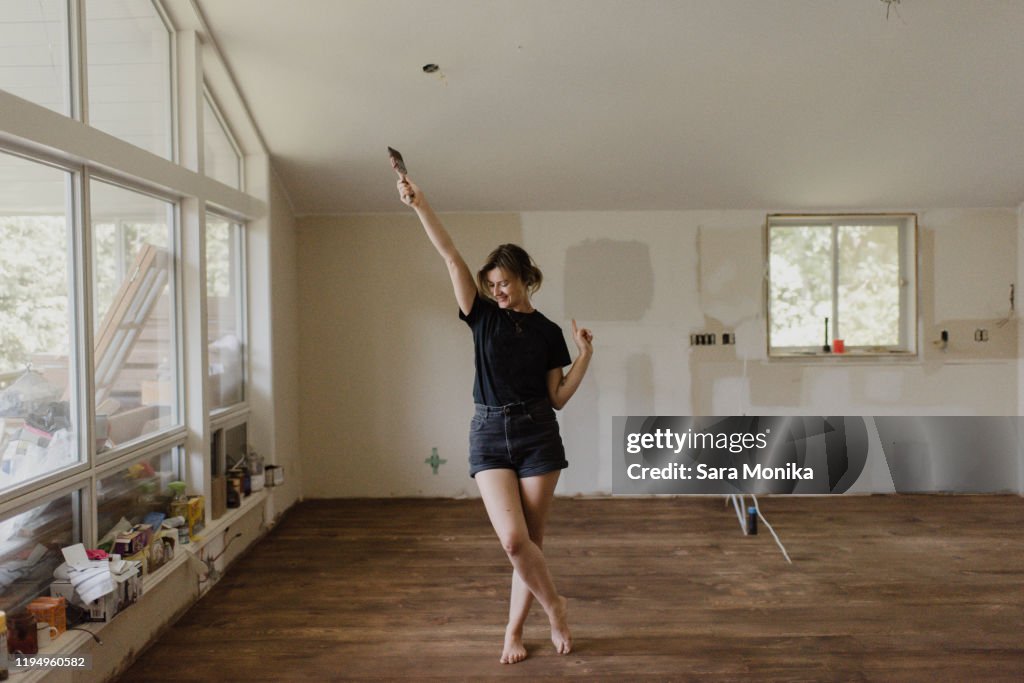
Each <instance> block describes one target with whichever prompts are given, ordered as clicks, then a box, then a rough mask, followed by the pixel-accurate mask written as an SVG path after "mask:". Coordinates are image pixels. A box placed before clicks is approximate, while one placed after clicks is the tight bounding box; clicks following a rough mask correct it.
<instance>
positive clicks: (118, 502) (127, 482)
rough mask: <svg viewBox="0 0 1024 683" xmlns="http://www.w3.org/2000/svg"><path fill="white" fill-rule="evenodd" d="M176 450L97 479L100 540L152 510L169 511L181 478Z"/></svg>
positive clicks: (98, 536)
mask: <svg viewBox="0 0 1024 683" xmlns="http://www.w3.org/2000/svg"><path fill="white" fill-rule="evenodd" d="M176 461H177V458H175V457H174V451H167V452H166V453H161V454H158V455H155V456H153V457H151V458H146V459H144V460H140V461H138V462H136V463H133V464H131V465H129V466H128V467H126V468H125V469H123V470H120V471H119V472H115V473H114V474H111V475H109V476H106V477H104V478H102V479H100V480H98V481H97V482H96V503H97V508H96V531H97V538H99V542H100V543H99V544H100V545H102V544H103V542H104V541H105V540H107V538H108V537H111V536H112V535H113V534H115V533H117V532H119V531H124V530H125V529H126V528H128V527H131V526H132V525H135V524H140V523H141V522H142V519H143V518H144V517H145V516H146V515H148V514H149V513H150V512H162V513H164V514H165V515H166V514H167V513H168V506H169V505H170V502H171V490H170V488H168V484H170V483H171V482H172V481H175V480H177V479H178V476H177V467H176V466H175V463H176Z"/></svg>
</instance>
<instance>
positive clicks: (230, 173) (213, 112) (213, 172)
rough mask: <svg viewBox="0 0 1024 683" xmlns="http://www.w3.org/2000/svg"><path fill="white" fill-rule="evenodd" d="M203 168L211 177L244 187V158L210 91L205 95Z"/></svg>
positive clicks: (226, 183) (234, 185)
mask: <svg viewBox="0 0 1024 683" xmlns="http://www.w3.org/2000/svg"><path fill="white" fill-rule="evenodd" d="M203 141H204V143H203V164H204V166H203V169H204V171H205V173H206V175H208V176H209V177H211V178H213V179H215V180H219V181H220V182H222V183H224V184H225V185H230V186H231V187H233V188H235V189H239V190H240V189H242V159H241V155H240V154H239V152H238V146H237V145H236V144H235V140H234V138H233V137H231V133H229V132H228V127H227V125H226V124H225V123H224V119H223V117H221V115H220V114H219V113H218V111H217V109H216V108H215V107H214V106H213V101H212V100H211V99H210V95H209V93H207V94H206V95H205V97H203Z"/></svg>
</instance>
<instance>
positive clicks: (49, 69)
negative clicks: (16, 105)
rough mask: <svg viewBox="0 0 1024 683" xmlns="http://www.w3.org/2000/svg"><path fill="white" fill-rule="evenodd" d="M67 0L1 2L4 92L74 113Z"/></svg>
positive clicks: (0, 77) (0, 76)
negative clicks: (72, 107) (72, 106)
mask: <svg viewBox="0 0 1024 683" xmlns="http://www.w3.org/2000/svg"><path fill="white" fill-rule="evenodd" d="M68 54H69V51H68V7H67V0H3V2H0V88H2V89H4V90H6V91H7V92H9V93H12V94H14V95H17V96H18V97H21V98H23V99H26V100H29V101H31V102H35V103H36V104H41V105H42V106H44V107H47V108H49V109H52V110H54V111H56V112H59V113H61V114H64V115H65V116H70V115H71V82H70V78H69V77H70V67H69V59H68Z"/></svg>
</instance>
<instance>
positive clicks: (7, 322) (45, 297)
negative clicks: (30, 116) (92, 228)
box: [0, 154, 80, 491]
mask: <svg viewBox="0 0 1024 683" xmlns="http://www.w3.org/2000/svg"><path fill="white" fill-rule="evenodd" d="M69 187H70V174H69V173H68V172H67V171H63V170H60V169H57V168H52V167H50V166H45V165H43V164H40V163H36V162H33V161H28V160H26V159H22V158H19V157H15V156H11V155H9V154H0V491H3V490H5V489H8V488H11V487H12V486H15V485H17V484H20V483H23V482H27V481H30V480H33V479H37V478H40V477H42V476H44V475H47V474H50V473H52V472H54V471H57V470H59V469H61V468H63V467H67V466H69V465H73V464H76V463H78V462H79V460H80V453H79V449H78V445H77V443H76V437H75V435H76V433H77V429H76V422H77V420H76V410H75V402H74V400H73V397H74V395H75V391H74V388H75V382H74V379H73V374H72V373H71V372H70V365H71V363H70V349H72V348H73V341H72V338H73V337H72V330H73V329H74V328H73V322H72V314H73V311H72V310H71V304H70V302H71V301H73V298H72V297H71V296H70V294H71V292H72V291H73V288H72V281H71V273H72V267H71V263H70V259H69V254H70V253H71V246H70V245H71V239H72V233H71V221H70V220H69V218H68V215H67V210H68V209H67V206H68V190H69Z"/></svg>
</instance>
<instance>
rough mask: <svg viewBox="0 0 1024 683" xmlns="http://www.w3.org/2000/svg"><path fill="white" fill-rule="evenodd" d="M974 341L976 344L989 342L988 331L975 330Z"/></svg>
mask: <svg viewBox="0 0 1024 683" xmlns="http://www.w3.org/2000/svg"><path fill="white" fill-rule="evenodd" d="M974 341H976V342H987V341H988V330H986V329H981V328H979V329H976V330H974Z"/></svg>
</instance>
